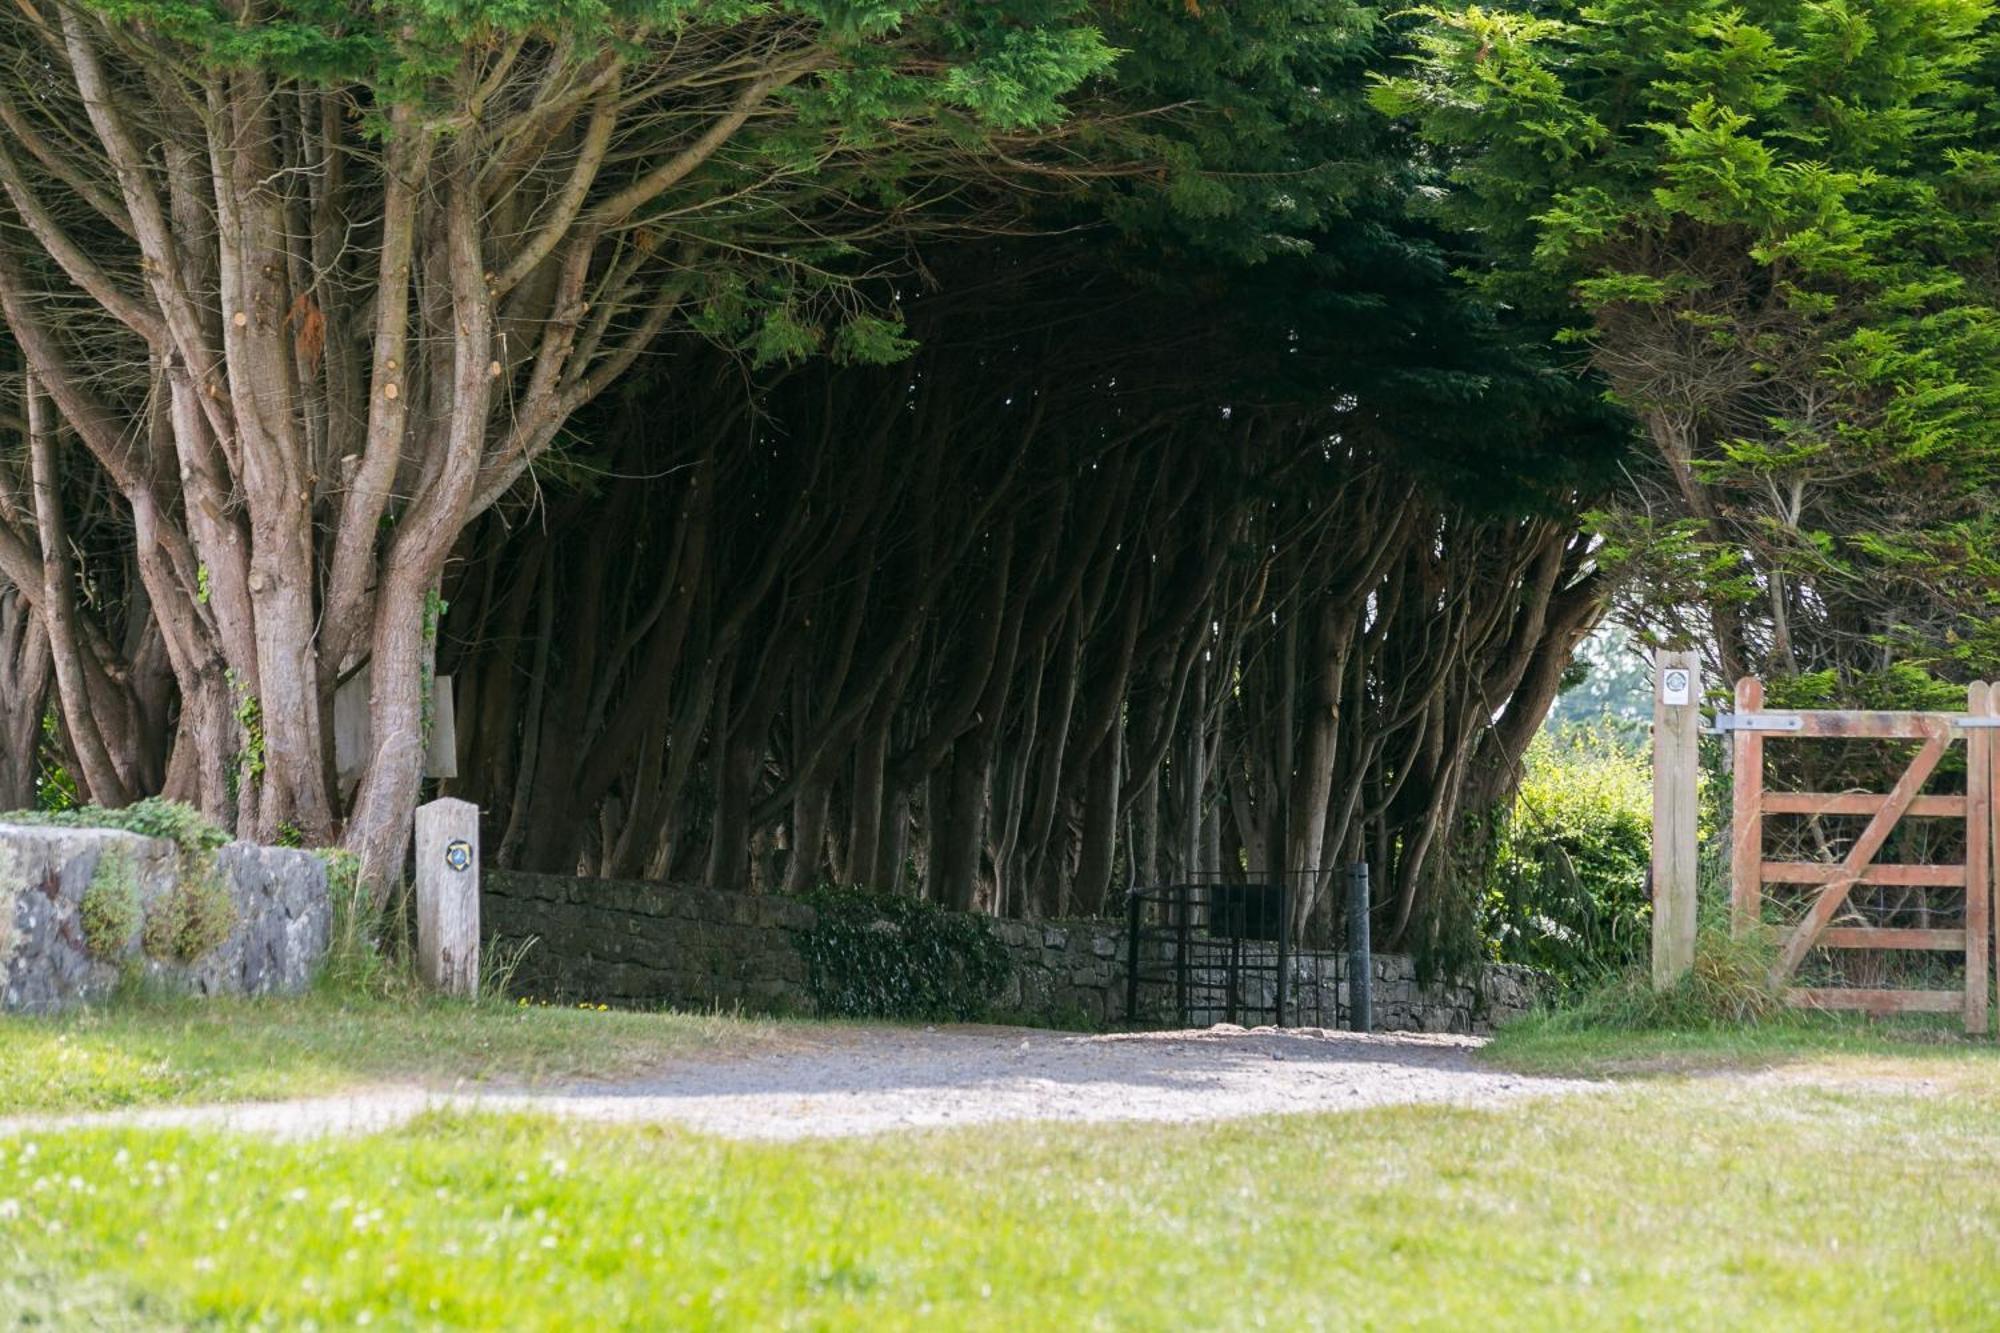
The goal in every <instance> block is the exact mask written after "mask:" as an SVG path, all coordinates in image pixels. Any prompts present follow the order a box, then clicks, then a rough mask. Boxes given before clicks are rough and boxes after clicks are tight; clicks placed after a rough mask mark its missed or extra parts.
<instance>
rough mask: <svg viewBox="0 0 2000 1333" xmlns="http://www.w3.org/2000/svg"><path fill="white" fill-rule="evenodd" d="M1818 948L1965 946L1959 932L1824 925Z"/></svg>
mask: <svg viewBox="0 0 2000 1333" xmlns="http://www.w3.org/2000/svg"><path fill="white" fill-rule="evenodd" d="M1819 947H1820V948H1822V949H1938V950H1943V951H1945V952H1948V953H1957V952H1958V951H1959V950H1961V949H1963V948H1964V947H1965V932H1964V931H1962V930H1917V929H1913V928H1906V927H1902V926H1828V927H1827V928H1826V929H1825V930H1823V931H1821V932H1820V936H1819Z"/></svg>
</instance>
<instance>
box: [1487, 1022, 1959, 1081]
mask: <svg viewBox="0 0 2000 1333" xmlns="http://www.w3.org/2000/svg"><path fill="white" fill-rule="evenodd" d="M1481 1056H1482V1058H1483V1059H1486V1060H1489V1061H1492V1062H1493V1063H1495V1064H1498V1065H1501V1066H1504V1067H1505V1068H1508V1069H1512V1070H1515V1071H1517V1072H1519V1073H1523V1074H1549V1075H1557V1076H1564V1077H1585V1078H1589V1077H1599V1076H1612V1077H1615V1076H1620V1075H1646V1074H1689V1073H1705V1072H1711V1071H1717V1070H1726V1069H1738V1070H1740V1069H1757V1068H1769V1067H1772V1066H1776V1065H1785V1064H1799V1063H1825V1062H1828V1061H1834V1062H1838V1061H1842V1060H1855V1059H1861V1060H1875V1059H1918V1060H1924V1061H1953V1060H1960V1059H1970V1060H1973V1061H1975V1062H1976V1061H1979V1060H1989V1061H1990V1060H1992V1059H1993V1058H1994V1049H1993V1046H1992V1044H1991V1043H1990V1042H1978V1041H1974V1040H1972V1039H1969V1038H1967V1037H1966V1036H1965V1035H1964V1034H1963V1032H1962V1031H1960V1029H1959V1027H1958V1020H1957V1019H1955V1018H1944V1017H1938V1018H1932V1017H1910V1018H1903V1019H1893V1020H1882V1019H1869V1018H1866V1017H1862V1016H1858V1015H1850V1014H1810V1013H1782V1014H1777V1015H1773V1016H1772V1017H1769V1018H1766V1019H1764V1020H1762V1021H1760V1022H1756V1023H1750V1024H1744V1025H1741V1026H1735V1025H1726V1024H1715V1025H1696V1026H1671V1025H1668V1026H1658V1027H1647V1028H1640V1029H1636V1030H1635V1029H1628V1028H1618V1027H1606V1026H1604V1025H1602V1024H1600V1023H1597V1022H1595V1021H1593V1019H1592V1018H1591V1016H1590V1015H1588V1014H1587V1013H1586V1014H1579V1013H1576V1012H1574V1011H1556V1012H1552V1013H1540V1014H1532V1015H1529V1016H1528V1017H1525V1018H1520V1019H1516V1020H1515V1021H1514V1022H1512V1023H1509V1024H1507V1025H1506V1026H1505V1027H1503V1028H1501V1029H1500V1030H1499V1032H1498V1033H1496V1034H1495V1036H1494V1038H1493V1040H1492V1041H1491V1042H1490V1043H1489V1044H1488V1045H1487V1046H1486V1048H1485V1049H1484V1050H1483V1051H1482V1052H1481Z"/></svg>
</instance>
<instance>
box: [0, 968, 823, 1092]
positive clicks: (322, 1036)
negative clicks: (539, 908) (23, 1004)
mask: <svg viewBox="0 0 2000 1333" xmlns="http://www.w3.org/2000/svg"><path fill="white" fill-rule="evenodd" d="M786 1026H787V1025H785V1024H783V1023H778V1022H772V1021H767V1020H762V1019H747V1018H736V1017H730V1016H728V1015H715V1014H682V1013H621V1012H617V1011H605V1012H599V1011H595V1010H589V1011H586V1010H581V1009H563V1008H555V1007H540V1006H528V1007H517V1006H515V1005H512V1004H508V1003H505V1002H496V1003H490V1004H477V1005H474V1004H467V1003H464V1002H461V1001H451V1000H441V999H430V1000H414V1001H406V1002H399V1003H391V1002H389V1001H382V1000H368V999H361V998H355V997H348V996H339V995H333V994H309V995H305V996H300V997H297V998H292V999H265V1000H228V999H216V1000H205V1001H199V1002H197V1001H192V1000H186V999H180V1000H173V999H151V1000H141V1001H138V1002H122V1003H115V1004H111V1005H107V1006H104V1007H102V1008H98V1009H92V1010H85V1011H77V1012H73V1013H69V1014H65V1015H62V1016H60V1017H54V1018H19V1017H7V1018H0V1114H11V1113H19V1112H26V1111H74V1110H101V1109H106V1108H111V1107H120V1106H139V1105H147V1104H155V1103H161V1102H186V1101H232V1100H238V1099H244V1100H250V1099H266V1098H274V1097H292V1096H305V1095H310V1094H314V1093H325V1092H332V1091H336V1090H338V1089H340V1088H343V1087H352V1086H354V1085H356V1084H361V1083H369V1082H378V1081H382V1080H386V1079H421V1080H422V1081H425V1082H427V1083H432V1084H444V1085H450V1084H453V1083H456V1082H459V1081H471V1082H479V1081H484V1080H506V1081H520V1082H532V1081H535V1080H538V1079H545V1078H568V1077H581V1076H604V1077H616V1076H618V1075H619V1074H622V1073H627V1072H632V1071H636V1070H638V1069H640V1068H642V1067H644V1066H645V1065H647V1064H649V1063H656V1062H658V1061H659V1060H662V1059H665V1058H668V1057H671V1056H675V1055H686V1054H691V1053H694V1052H700V1051H717V1050H723V1049H749V1048H755V1047H759V1046H768V1045H770V1044H772V1043H775V1042H780V1041H782V1040H783V1039H784V1033H785V1030H786Z"/></svg>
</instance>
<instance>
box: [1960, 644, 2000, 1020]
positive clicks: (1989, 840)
mask: <svg viewBox="0 0 2000 1333" xmlns="http://www.w3.org/2000/svg"><path fill="white" fill-rule="evenodd" d="M1996 702H2000V699H1996V697H1995V691H1994V688H1993V686H1992V685H1990V684H1988V683H1987V682H1985V681H1974V682H1973V683H1972V684H1971V685H1970V686H1968V687H1967V688H1966V692H1965V711H1966V712H1967V713H1968V714H1970V715H1971V716H1973V717H1991V716H1992V715H1993V712H1994V705H1995V704H1996ZM1965 736H1966V742H1965V744H1966V760H1965V805H1966V817H1965V1030H1966V1031H1967V1032H1970V1033H1975V1034H1977V1035H1980V1036H1984V1035H1985V1033H1986V1028H1987V1022H1988V1017H1987V1015H1988V1009H1987V994H1988V989H1989V984H1990V981H1989V973H1990V970H1991V969H1990V965H1989V955H1988V952H1987V950H1988V949H1989V947H1990V946H1989V944H1988V938H1989V932H1990V930H1991V911H1992V903H1993V835H1994V832H1995V829H1996V827H2000V825H1996V824H1995V822H1994V820H1995V817H1994V814H1993V806H1994V803H1993V794H1994V791H1995V784H1994V781H1993V765H1994V755H1995V752H1996V750H2000V746H1996V745H1995V744H1994V741H1993V733H1992V731H1991V730H1990V729H1988V728H1985V727H1972V728H1968V729H1967V730H1966V733H1965Z"/></svg>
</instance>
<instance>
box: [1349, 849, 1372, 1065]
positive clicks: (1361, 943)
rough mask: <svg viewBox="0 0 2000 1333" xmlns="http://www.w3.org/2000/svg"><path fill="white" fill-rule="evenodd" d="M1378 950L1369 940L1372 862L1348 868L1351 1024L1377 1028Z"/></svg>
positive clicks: (1368, 1029) (1364, 1028) (1359, 1029)
mask: <svg viewBox="0 0 2000 1333" xmlns="http://www.w3.org/2000/svg"><path fill="white" fill-rule="evenodd" d="M1374 971H1375V962H1374V950H1373V949H1372V948H1370V947H1369V943H1368V863H1367V862H1366V861H1356V862H1354V863H1353V864H1351V865H1349V866H1348V867H1347V1009H1348V1023H1347V1025H1348V1026H1349V1027H1350V1028H1352V1029H1353V1030H1354V1031H1356V1032H1372V1031H1374V1029H1375V995H1374Z"/></svg>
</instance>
